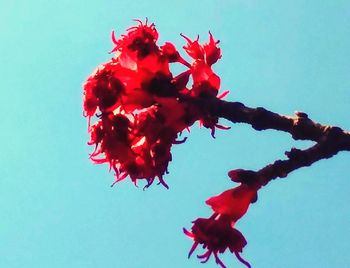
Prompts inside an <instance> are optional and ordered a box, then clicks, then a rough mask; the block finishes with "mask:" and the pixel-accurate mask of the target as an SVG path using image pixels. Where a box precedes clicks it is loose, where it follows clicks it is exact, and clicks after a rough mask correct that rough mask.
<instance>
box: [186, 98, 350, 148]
mask: <svg viewBox="0 0 350 268" xmlns="http://www.w3.org/2000/svg"><path fill="white" fill-rule="evenodd" d="M187 101H189V102H190V103H191V104H193V105H194V106H195V107H196V109H198V110H199V111H200V113H201V114H203V115H210V116H213V117H215V116H216V117H220V118H225V119H227V120H229V121H231V122H233V123H247V124H250V125H251V126H252V127H253V128H254V129H255V130H258V131H260V130H265V129H275V130H279V131H284V132H288V133H290V134H291V135H292V137H293V139H295V140H311V141H316V142H319V141H320V140H321V139H322V137H323V136H324V135H326V133H327V132H328V131H330V129H332V128H336V127H332V126H326V125H321V124H319V123H316V122H314V121H312V120H311V119H309V117H308V115H307V114H306V113H303V112H296V114H295V116H285V115H279V114H277V113H273V112H271V111H268V110H266V109H265V108H262V107H257V108H250V107H247V106H245V105H244V104H243V103H240V102H227V101H223V100H220V99H217V98H201V99H200V98H197V99H195V98H189V99H187ZM338 129H339V130H341V131H339V133H338V135H339V137H340V136H344V137H342V139H344V138H345V136H346V137H347V139H349V142H350V133H348V132H345V131H343V130H342V129H340V128H338Z"/></svg>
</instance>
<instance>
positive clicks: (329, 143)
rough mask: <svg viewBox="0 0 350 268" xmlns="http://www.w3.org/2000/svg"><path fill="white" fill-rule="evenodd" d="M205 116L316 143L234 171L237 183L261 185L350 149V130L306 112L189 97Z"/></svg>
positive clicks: (232, 174)
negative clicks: (254, 168)
mask: <svg viewBox="0 0 350 268" xmlns="http://www.w3.org/2000/svg"><path fill="white" fill-rule="evenodd" d="M186 101H189V103H190V104H191V105H194V106H195V107H196V109H198V110H199V113H200V114H202V115H205V116H212V117H219V118H225V119H227V120H229V121H231V122H233V123H247V124H250V125H251V126H252V127H253V128H254V129H255V130H258V131H260V130H265V129H275V130H279V131H284V132H288V133H290V134H291V135H292V137H293V139H295V140H311V141H315V142H316V144H315V145H313V146H311V147H310V148H308V149H306V150H299V149H296V148H292V149H291V151H289V152H286V153H285V154H286V156H287V157H288V159H287V160H277V161H275V162H274V163H272V164H270V165H267V166H266V167H264V168H262V169H260V170H258V171H252V170H242V169H237V170H232V171H230V172H229V176H230V177H231V179H232V180H233V181H235V182H242V183H245V184H250V185H255V186H256V187H258V188H260V187H261V186H263V185H266V184H267V183H268V182H270V181H271V180H273V179H276V178H278V177H280V178H284V177H286V176H287V175H288V174H289V173H290V172H292V171H293V170H296V169H298V168H301V167H306V166H310V165H312V164H313V163H315V162H317V161H319V160H321V159H327V158H330V157H332V156H334V155H336V154H337V153H338V152H340V151H350V133H349V132H346V131H344V130H343V129H341V128H339V127H335V126H327V125H321V124H319V123H317V122H314V121H312V120H311V119H309V117H308V115H307V114H305V113H303V112H296V113H295V116H285V115H279V114H277V113H273V112H270V111H268V110H266V109H264V108H262V107H258V108H250V107H247V106H245V105H244V104H242V103H240V102H227V101H223V100H220V99H216V98H202V99H198V98H197V99H191V98H189V99H186Z"/></svg>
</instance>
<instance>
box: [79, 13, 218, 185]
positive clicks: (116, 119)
mask: <svg viewBox="0 0 350 268" xmlns="http://www.w3.org/2000/svg"><path fill="white" fill-rule="evenodd" d="M137 22H138V23H139V24H138V25H137V26H134V27H131V28H129V29H128V30H127V32H126V34H125V35H122V36H121V37H120V38H119V39H117V38H116V36H115V34H114V32H112V41H113V43H114V45H115V47H114V48H113V50H112V52H114V53H115V54H114V57H113V58H112V59H111V60H110V61H108V62H106V63H104V64H102V65H101V66H99V67H98V68H97V69H96V70H95V71H94V72H93V73H92V74H91V75H90V76H89V77H88V78H87V80H86V82H85V83H84V85H83V87H84V96H83V109H84V115H85V116H86V117H88V119H89V130H88V131H89V133H90V137H91V139H90V141H89V143H88V144H89V145H94V146H95V150H94V151H93V153H92V154H91V155H90V158H91V160H92V161H93V162H94V163H97V164H100V163H109V165H110V168H112V169H113V170H114V171H115V176H116V179H115V182H117V181H121V180H123V179H125V178H126V177H128V176H129V177H130V179H131V180H132V182H134V183H135V184H136V183H137V181H138V180H146V181H147V184H146V187H148V186H149V185H151V184H152V183H153V181H154V180H155V179H158V180H159V182H160V183H161V184H163V185H164V186H166V187H167V185H166V184H165V182H164V181H163V176H164V174H165V173H167V168H168V164H169V162H170V161H171V160H172V155H171V147H172V145H173V144H179V143H182V142H184V141H185V140H186V139H184V140H182V141H181V140H180V141H178V140H177V137H178V136H179V135H180V134H181V132H182V131H183V130H184V129H189V127H190V126H191V125H192V124H193V123H194V122H195V121H197V120H199V121H200V122H201V123H202V125H204V126H205V127H207V128H210V129H211V130H212V134H213V133H214V131H215V127H219V128H220V125H218V118H216V117H210V116H208V115H206V116H202V115H201V114H200V113H199V112H198V111H196V110H195V109H193V108H191V107H189V106H188V104H187V103H186V102H184V101H183V100H182V99H183V98H185V97H187V96H192V97H198V98H216V96H217V93H218V90H219V87H220V78H219V77H218V76H217V75H216V74H215V73H214V72H213V70H212V68H211V65H212V64H213V63H214V62H216V61H217V60H218V59H219V58H220V49H218V48H217V43H218V42H216V41H214V39H213V37H212V35H211V34H210V38H209V42H208V43H207V44H205V45H201V44H199V39H198V38H197V40H195V41H191V40H190V39H189V38H187V37H185V36H183V35H182V36H183V37H184V38H185V39H186V40H187V42H188V44H187V46H185V50H186V52H187V53H188V54H189V55H190V56H191V57H192V58H193V59H194V62H193V64H190V63H188V62H187V61H185V60H184V59H183V58H182V57H181V55H180V53H179V51H178V50H177V49H176V47H175V46H174V45H173V44H172V43H170V42H166V43H165V44H164V45H163V46H161V47H159V46H158V45H157V40H158V32H157V30H156V28H155V25H154V24H153V23H152V24H148V21H147V20H146V22H145V23H143V22H141V21H139V20H137ZM170 63H181V64H183V65H184V66H186V68H187V69H186V70H185V71H184V72H182V73H180V74H178V75H176V76H174V75H173V74H172V73H171V71H170ZM190 78H192V81H193V85H192V86H191V87H188V85H187V84H188V81H189V80H190ZM94 117H95V118H94ZM92 118H94V119H95V123H94V124H93V125H91V126H90V120H91V119H92Z"/></svg>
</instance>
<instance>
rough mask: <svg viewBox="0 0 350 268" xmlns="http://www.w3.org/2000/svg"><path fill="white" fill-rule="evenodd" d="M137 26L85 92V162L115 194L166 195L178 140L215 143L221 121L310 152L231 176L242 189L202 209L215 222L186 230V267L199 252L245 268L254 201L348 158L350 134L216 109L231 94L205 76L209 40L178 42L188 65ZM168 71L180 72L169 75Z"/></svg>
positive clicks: (261, 113) (214, 53)
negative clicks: (286, 180) (128, 188)
mask: <svg viewBox="0 0 350 268" xmlns="http://www.w3.org/2000/svg"><path fill="white" fill-rule="evenodd" d="M137 22H138V25H136V26H133V27H131V28H129V29H127V32H126V34H124V35H122V36H121V37H120V38H116V36H115V34H114V32H112V41H113V44H114V47H113V49H112V51H111V53H113V54H114V56H113V58H112V59H111V60H110V61H108V62H106V63H103V64H102V65H100V66H99V67H97V69H96V70H95V71H94V72H93V73H92V74H91V75H90V76H89V77H88V78H87V80H86V82H85V83H84V85H83V88H84V95H83V109H84V115H85V116H86V117H87V118H88V122H89V124H88V132H89V134H90V141H89V142H88V144H89V145H93V146H94V147H95V148H94V151H93V152H92V153H91V155H90V159H91V160H92V161H93V162H94V163H96V164H102V163H107V164H109V167H110V169H113V171H114V173H115V180H114V182H113V184H112V186H113V185H114V184H115V183H117V182H119V181H122V180H124V179H126V178H128V177H129V178H130V179H131V181H132V182H133V183H134V184H135V185H137V183H138V182H139V181H140V180H144V181H145V186H144V188H148V187H149V186H150V185H152V183H153V182H154V181H157V182H158V183H159V184H162V185H163V186H165V187H166V188H168V185H167V183H166V182H165V180H164V175H165V174H166V173H168V165H169V162H170V161H171V160H172V154H171V148H172V146H173V145H174V144H181V143H183V142H185V141H186V138H183V139H180V136H181V134H182V133H183V131H186V130H187V131H189V129H190V127H191V126H192V125H193V124H194V123H195V122H196V121H198V122H199V123H200V125H201V126H203V127H205V128H208V129H210V130H211V134H212V136H213V137H214V135H215V130H216V129H217V128H219V129H229V128H228V127H225V126H222V125H220V124H219V123H218V120H219V118H226V119H228V120H230V121H232V122H234V123H236V122H244V123H248V124H251V125H252V127H253V128H254V129H256V130H264V129H276V130H279V131H285V132H288V133H290V134H291V135H292V137H293V138H294V139H302V140H312V141H315V142H316V144H315V145H313V146H312V147H310V148H309V149H307V150H299V149H295V148H292V149H291V151H289V152H286V155H287V157H288V159H287V160H277V161H275V162H274V163H272V164H270V165H268V166H266V167H264V168H262V169H261V170H259V171H251V170H242V169H235V170H231V171H230V172H229V173H228V176H229V177H230V178H231V180H232V181H234V182H237V183H239V185H238V186H237V187H235V188H232V189H229V190H227V191H224V192H223V193H221V194H219V195H217V196H214V197H211V198H209V199H208V200H207V201H206V204H207V205H209V206H210V207H211V208H212V210H213V214H212V216H211V217H209V218H198V219H196V220H194V221H193V225H192V228H191V230H190V231H189V230H187V229H185V228H184V233H185V234H186V235H187V236H188V237H190V238H191V239H192V240H193V246H192V248H191V249H190V252H189V257H190V256H191V255H192V253H193V252H194V250H195V249H196V248H197V246H198V245H202V247H203V248H204V249H205V250H206V251H205V252H204V253H203V254H202V255H198V258H199V259H201V262H206V261H207V260H208V259H209V258H210V257H211V256H212V255H213V256H214V258H215V261H216V263H217V264H218V265H219V266H221V267H225V265H224V263H223V262H222V261H221V260H220V258H219V256H218V254H221V253H224V252H225V251H226V249H229V251H230V252H231V253H233V254H235V255H236V257H237V259H238V260H239V261H240V262H241V263H243V264H244V265H245V266H246V267H251V266H250V264H249V263H248V262H247V261H245V260H244V259H243V258H242V257H241V255H240V253H241V252H242V250H243V248H244V247H245V245H246V244H247V241H246V239H245V238H244V236H243V235H242V233H241V232H240V231H238V230H237V229H236V228H235V224H236V222H237V221H238V220H239V219H240V218H241V217H242V216H244V214H245V213H246V212H247V210H248V208H249V206H250V204H251V203H254V202H255V201H256V200H257V192H258V190H259V189H260V188H261V187H263V186H265V185H266V184H267V183H269V182H270V181H271V180H273V179H275V178H277V177H281V178H283V177H285V176H287V174H288V173H290V172H291V171H293V170H295V169H297V168H300V167H303V166H309V165H311V164H312V163H314V162H316V161H318V160H320V159H324V158H329V157H331V156H333V155H335V154H336V153H338V152H339V151H343V150H347V151H349V150H350V134H349V133H348V132H345V131H343V130H342V129H340V128H338V127H331V126H323V125H321V124H318V123H315V122H313V121H312V120H310V119H309V118H308V116H307V114H305V113H303V112H296V114H295V116H293V117H288V116H281V115H278V114H276V113H272V112H270V111H267V110H266V109H264V108H261V107H259V108H256V109H254V108H249V107H246V106H245V105H243V104H242V103H238V102H225V101H223V100H222V98H224V97H225V96H226V95H227V94H228V91H224V92H221V93H220V94H219V91H220V77H219V76H218V75H217V74H216V73H215V72H214V70H213V68H212V66H213V64H215V63H216V62H217V61H218V60H219V59H220V58H221V49H220V48H219V47H218V44H219V41H217V40H215V39H214V37H213V35H212V34H211V33H210V32H209V40H208V41H207V43H204V44H201V43H200V42H199V37H197V38H196V39H195V40H191V39H190V38H188V37H187V36H185V35H183V34H181V36H182V37H183V38H184V39H185V42H186V44H185V45H184V46H183V49H184V51H185V52H186V53H187V55H188V56H189V57H190V58H191V60H190V61H186V60H185V59H184V58H183V57H182V56H181V55H180V52H179V50H178V49H177V48H176V47H175V45H174V44H172V43H171V42H165V43H164V44H163V45H161V46H159V45H158V44H157V41H158V32H157V30H156V28H155V25H154V24H153V23H152V24H149V23H148V21H147V20H146V22H145V23H143V22H142V21H139V20H137ZM171 64H181V65H183V66H184V67H185V68H186V69H185V71H183V72H181V73H179V74H173V73H172V72H171V68H170V65H171ZM190 81H192V82H190Z"/></svg>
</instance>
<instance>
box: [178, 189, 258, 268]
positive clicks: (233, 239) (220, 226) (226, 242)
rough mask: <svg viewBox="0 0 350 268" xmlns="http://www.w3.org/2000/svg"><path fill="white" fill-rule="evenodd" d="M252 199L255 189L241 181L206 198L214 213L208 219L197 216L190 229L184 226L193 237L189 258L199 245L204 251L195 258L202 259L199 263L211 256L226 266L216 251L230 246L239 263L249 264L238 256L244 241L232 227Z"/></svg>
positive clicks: (187, 233)
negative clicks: (239, 183) (235, 185)
mask: <svg viewBox="0 0 350 268" xmlns="http://www.w3.org/2000/svg"><path fill="white" fill-rule="evenodd" d="M255 198H256V189H254V188H250V187H249V186H247V185H244V184H241V185H239V186H237V187H235V188H233V189H230V190H227V191H224V192H223V193H221V194H219V195H217V196H214V197H211V198H209V199H208V200H207V201H206V203H207V204H208V205H209V206H211V207H212V209H213V211H214V214H213V215H212V216H211V217H210V218H209V219H205V218H199V219H197V220H195V221H193V225H192V231H188V230H186V229H184V232H185V234H186V235H187V236H189V237H190V238H192V239H193V240H194V243H193V245H192V248H191V250H190V252H189V257H190V256H191V255H192V253H193V251H194V250H195V249H196V248H197V246H198V245H199V244H202V246H203V248H204V249H206V251H205V252H204V254H202V255H198V258H200V259H202V261H201V262H207V261H208V260H209V258H210V256H211V255H214V258H215V261H216V263H217V264H219V265H220V266H221V267H222V268H225V267H226V266H225V265H224V263H223V262H222V261H221V260H220V258H219V256H218V254H219V253H224V252H225V251H226V249H229V250H230V252H231V253H233V254H235V255H236V257H237V259H238V260H239V261H240V262H242V263H243V264H244V265H246V266H247V267H251V266H250V264H249V263H248V262H247V261H245V260H244V259H243V258H242V257H241V256H240V253H241V252H242V251H243V248H244V247H245V245H246V244H247V241H246V240H245V238H244V236H243V235H242V233H241V232H239V231H238V230H237V229H235V227H234V226H235V223H236V222H237V220H238V219H240V218H241V217H242V216H243V215H244V214H245V213H246V212H247V210H248V207H249V205H250V203H251V202H252V201H254V199H255Z"/></svg>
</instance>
